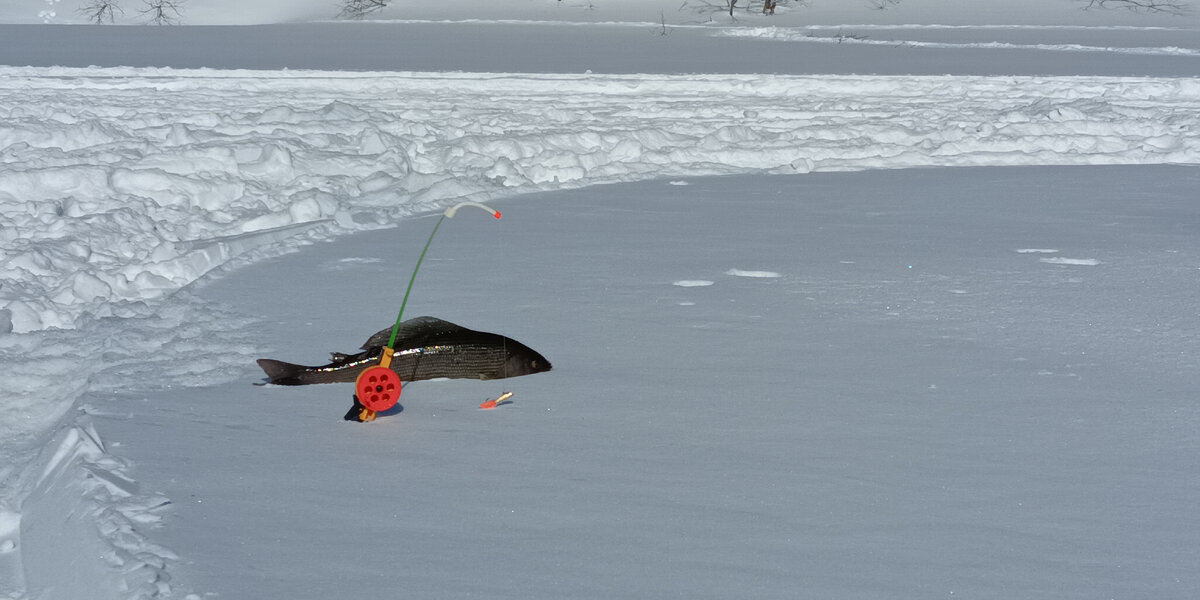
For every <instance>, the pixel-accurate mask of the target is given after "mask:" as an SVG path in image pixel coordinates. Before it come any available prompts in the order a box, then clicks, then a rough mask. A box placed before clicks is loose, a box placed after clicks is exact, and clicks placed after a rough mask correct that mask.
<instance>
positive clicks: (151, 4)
mask: <svg viewBox="0 0 1200 600" xmlns="http://www.w3.org/2000/svg"><path fill="white" fill-rule="evenodd" d="M185 2H187V0H142V3H143V4H144V5H145V6H146V8H144V9H143V10H142V11H141V13H142V14H143V15H146V16H148V17H149V18H150V21H149V22H150V23H153V24H155V25H175V24H177V23H179V17H180V12H179V9H180V7H182V6H183V5H184V3H185Z"/></svg>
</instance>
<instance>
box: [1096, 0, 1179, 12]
mask: <svg viewBox="0 0 1200 600" xmlns="http://www.w3.org/2000/svg"><path fill="white" fill-rule="evenodd" d="M1078 1H1079V2H1087V6H1084V7H1083V10H1088V9H1092V8H1107V9H1119V10H1128V11H1131V12H1148V13H1149V12H1157V13H1167V14H1171V15H1183V14H1187V13H1188V12H1191V5H1190V3H1189V2H1185V1H1184V0H1078Z"/></svg>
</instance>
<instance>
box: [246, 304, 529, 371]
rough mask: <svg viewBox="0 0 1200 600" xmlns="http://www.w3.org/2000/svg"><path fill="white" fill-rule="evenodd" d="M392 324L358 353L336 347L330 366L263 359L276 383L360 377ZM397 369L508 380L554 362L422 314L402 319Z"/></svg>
mask: <svg viewBox="0 0 1200 600" xmlns="http://www.w3.org/2000/svg"><path fill="white" fill-rule="evenodd" d="M391 335H392V328H391V327H389V328H387V329H383V330H381V331H379V332H378V333H376V334H374V335H372V336H371V337H369V338H367V341H366V342H364V343H363V345H362V347H361V348H360V350H362V351H361V352H358V353H356V354H343V353H341V352H331V353H330V355H331V359H332V362H330V363H329V364H327V365H324V366H320V367H308V366H304V365H296V364H292V363H287V362H283V361H279V360H272V359H269V358H260V359H258V366H260V367H262V370H263V372H265V373H266V374H267V382H268V383H272V384H275V385H308V384H314V383H338V382H348V381H354V380H355V379H356V378H357V377H358V374H359V373H361V372H363V371H364V370H365V369H367V368H368V367H373V366H375V365H378V364H379V360H380V358H381V357H382V355H383V348H384V347H385V346H387V343H388V340H389V339H390V338H391ZM394 350H395V354H393V356H392V365H391V368H392V370H393V371H395V372H396V374H397V375H399V376H400V381H402V382H405V383H408V382H412V381H422V380H427V379H438V378H449V379H483V380H487V379H505V378H508V377H518V376H521V375H532V374H534V373H542V372H545V371H549V370H550V369H551V365H550V361H548V360H546V358H545V357H544V356H542V355H541V354H538V352H537V351H535V350H533V349H532V348H530V347H529V346H526V345H525V344H522V343H521V342H518V341H516V340H514V339H512V338H508V337H504V336H502V335H500V334H496V333H488V332H486V331H475V330H473V329H467V328H466V327H463V326H461V325H455V324H454V323H451V322H449V321H443V320H442V319H438V318H436V317H417V318H415V319H409V320H407V321H404V322H403V323H401V324H400V326H399V329H398V330H397V332H396V345H395V348H394Z"/></svg>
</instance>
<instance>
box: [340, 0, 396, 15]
mask: <svg viewBox="0 0 1200 600" xmlns="http://www.w3.org/2000/svg"><path fill="white" fill-rule="evenodd" d="M390 1H391V0H342V11H341V12H339V13H338V17H339V18H342V19H362V18H364V17H366V16H367V15H369V14H371V13H373V12H377V11H380V10H383V9H384V8H387V5H388V2H390Z"/></svg>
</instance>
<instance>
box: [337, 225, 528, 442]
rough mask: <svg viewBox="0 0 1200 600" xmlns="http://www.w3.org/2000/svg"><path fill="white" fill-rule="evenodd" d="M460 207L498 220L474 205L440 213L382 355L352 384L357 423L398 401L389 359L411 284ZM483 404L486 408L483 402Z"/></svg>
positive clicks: (397, 381)
mask: <svg viewBox="0 0 1200 600" xmlns="http://www.w3.org/2000/svg"><path fill="white" fill-rule="evenodd" d="M464 206H476V207H479V208H480V209H482V210H485V211H487V212H488V213H489V214H491V215H492V216H493V217H496V218H497V219H499V218H500V211H498V210H495V209H493V208H491V207H488V206H485V205H483V204H480V203H478V202H469V201H468V202H459V203H458V204H455V205H454V206H451V207H450V208H447V209H446V211H445V212H443V213H442V216H441V217H439V218H438V221H437V224H435V225H434V226H433V231H432V232H430V233H429V239H427V240H425V247H424V248H422V249H421V256H420V257H419V258H418V259H417V266H416V267H413V272H412V277H409V278H408V287H407V288H406V289H405V290H404V300H403V301H401V302H400V312H399V313H397V314H396V324H395V325H393V326H392V335H391V337H389V338H388V343H387V345H386V346H384V347H383V354H382V355H380V357H379V364H378V365H375V366H373V367H369V368H367V369H365V370H363V372H362V373H359V374H358V378H356V379H355V380H354V389H355V398H356V400H357V401H358V404H361V405H362V407H363V408H362V410H361V411H360V412H359V414H358V420H359V421H362V422H366V421H374V420H375V413H377V412H379V411H381V410H387V409H389V408H391V407H393V406H395V405H396V402H398V401H399V400H400V389H401V384H400V375H398V374H397V373H396V372H395V371H393V370H392V356H393V355H394V354H395V352H396V336H397V335H398V334H399V333H400V322H401V321H403V320H404V307H405V306H408V296H409V294H411V293H412V287H413V282H415V281H416V280H417V272H418V271H420V270H421V263H422V262H425V254H426V253H427V252H429V246H430V244H432V243H433V236H435V235H437V232H438V228H440V227H441V226H442V221H445V220H446V219H453V218H454V215H455V214H456V213H457V212H458V209H460V208H462V207H464ZM510 395H511V394H510ZM498 401H502V400H500V399H497V400H496V401H489V402H498ZM484 404H487V402H485V403H484ZM493 406H495V405H493Z"/></svg>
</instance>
